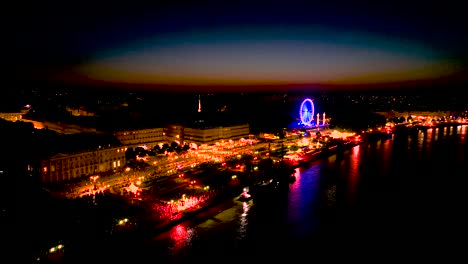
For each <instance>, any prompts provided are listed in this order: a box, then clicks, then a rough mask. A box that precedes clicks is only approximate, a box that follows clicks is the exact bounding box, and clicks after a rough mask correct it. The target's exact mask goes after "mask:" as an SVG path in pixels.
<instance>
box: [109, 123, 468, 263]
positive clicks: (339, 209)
mask: <svg viewBox="0 0 468 264" xmlns="http://www.w3.org/2000/svg"><path fill="white" fill-rule="evenodd" d="M467 130H468V127H467V126H455V127H447V128H437V129H436V128H433V129H429V130H427V131H417V130H415V131H413V132H411V131H400V132H396V133H395V134H393V135H392V137H391V138H389V139H385V140H379V141H373V142H367V143H363V144H361V145H358V146H355V147H353V148H352V149H349V150H346V151H344V152H343V153H340V154H335V155H332V156H330V157H328V158H323V159H321V160H317V161H314V162H311V163H310V164H306V165H303V166H301V167H299V168H297V169H296V181H295V182H293V183H290V184H289V187H288V189H287V190H286V191H284V192H282V193H278V194H277V195H275V196H273V197H268V198H267V199H264V200H261V201H260V200H257V199H255V198H254V199H253V200H250V201H247V202H241V201H239V200H237V199H232V200H230V201H226V202H225V203H223V204H220V205H219V206H216V207H213V208H210V209H209V210H208V211H207V212H204V213H202V214H200V215H199V216H197V217H196V218H194V219H191V220H189V221H184V222H182V223H180V224H178V225H177V226H174V227H172V228H171V229H169V230H167V231H165V232H163V233H160V234H156V235H154V236H153V237H151V238H150V239H147V240H145V241H140V242H135V243H132V245H122V246H120V247H116V248H114V250H113V251H112V253H110V255H111V256H109V257H106V258H104V260H109V261H110V262H109V263H113V261H117V260H122V259H124V258H125V259H129V260H128V261H129V262H128V263H195V262H204V263H207V262H213V263H214V262H216V263H223V262H228V263H236V262H251V261H261V262H262V263H267V262H268V261H275V262H278V261H282V260H283V259H286V260H288V262H290V261H296V260H297V261H304V260H306V261H307V262H310V263H312V262H313V261H314V260H319V259H320V260H323V259H330V260H334V259H341V258H346V259H348V260H371V261H375V262H381V261H384V260H388V259H392V260H394V261H407V260H409V259H410V258H411V259H413V260H421V259H422V258H424V259H428V260H431V259H433V258H435V257H443V259H444V260H445V261H447V260H448V259H449V258H451V257H455V256H461V255H462V253H463V252H465V247H464V246H463V245H464V244H465V243H466V242H464V241H465V238H466V236H465V233H464V229H465V224H464V221H463V220H462V219H463V216H464V214H465V211H466V209H467V208H468V207H467V206H466V205H465V204H464V200H465V199H464V198H465V194H466V193H467V192H466V191H465V187H464V184H462V180H463V179H464V178H466V177H467V176H468V171H467V166H468V157H467V151H468V142H467V139H466V134H467ZM459 254H460V255H459ZM106 263H107V262H106Z"/></svg>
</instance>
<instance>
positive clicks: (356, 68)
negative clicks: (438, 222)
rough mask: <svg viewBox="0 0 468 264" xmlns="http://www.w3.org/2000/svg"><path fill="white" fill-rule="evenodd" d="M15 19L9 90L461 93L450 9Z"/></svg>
mask: <svg viewBox="0 0 468 264" xmlns="http://www.w3.org/2000/svg"><path fill="white" fill-rule="evenodd" d="M12 11H13V12H11V14H13V17H10V19H12V20H11V21H12V22H14V23H13V24H12V25H13V27H12V28H11V30H12V31H11V32H10V33H11V35H12V38H11V40H12V41H11V43H12V47H11V51H12V53H11V54H10V57H9V60H11V61H10V62H11V63H10V65H11V66H12V67H11V68H12V70H13V74H12V75H11V76H9V79H12V80H13V81H12V82H11V85H10V86H14V85H16V84H17V82H20V83H21V82H26V83H32V84H34V83H36V82H47V83H48V82H51V83H62V84H65V85H67V84H69V85H74V84H82V85H91V86H92V85H94V86H95V87H100V86H113V87H123V88H125V89H128V90H132V89H134V90H135V89H144V90H149V91H155V92H157V91H165V92H167V91H171V92H240V91H242V92H250V91H254V92H256V91H298V90H299V91H301V90H302V91H304V90H306V91H310V90H318V89H322V90H326V91H335V90H338V91H339V90H359V89H360V90H372V89H374V90H376V91H378V90H380V89H382V88H387V89H389V90H392V89H397V88H398V89H400V90H401V89H403V90H404V89H409V88H417V89H416V90H418V91H420V92H426V91H428V90H431V91H432V90H437V89H440V87H445V88H446V86H451V85H454V86H456V87H457V88H460V87H461V88H466V86H465V84H466V77H464V76H465V75H464V73H465V70H466V67H465V66H466V43H467V39H466V36H465V35H464V34H462V32H463V26H462V24H463V23H462V22H463V19H464V18H462V16H461V15H462V14H461V13H460V11H459V9H458V8H457V6H456V5H453V6H447V5H442V4H441V3H425V5H424V6H420V5H418V4H416V3H414V4H408V3H404V4H400V3H393V4H387V5H385V4H381V5H374V6H372V5H370V6H366V5H359V4H352V5H351V4H346V3H339V2H337V3H327V4H325V3H320V4H311V3H306V2H302V1H293V2H288V4H285V3H283V2H263V1H257V2H254V3H249V4H247V3H246V2H243V1H236V2H235V3H230V2H223V3H222V4H221V3H218V2H214V1H202V2H200V3H197V4H195V3H184V2H178V3H177V4H176V3H166V4H152V5H143V4H140V5H136V4H133V5H130V4H122V5H116V4H113V5H106V4H96V5H94V4H93V6H89V5H87V4H86V2H80V3H75V5H73V8H70V7H68V6H66V5H64V4H59V3H54V4H52V3H47V2H46V3H44V4H40V5H39V4H38V5H37V6H36V5H32V6H26V7H20V6H13V10H12ZM12 77H13V78H12ZM12 89H14V88H12ZM460 92H466V91H464V90H461V91H460Z"/></svg>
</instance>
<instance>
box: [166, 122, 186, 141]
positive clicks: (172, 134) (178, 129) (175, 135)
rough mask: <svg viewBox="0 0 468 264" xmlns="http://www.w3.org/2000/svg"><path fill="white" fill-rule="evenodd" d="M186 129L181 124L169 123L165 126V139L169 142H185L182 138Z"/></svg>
mask: <svg viewBox="0 0 468 264" xmlns="http://www.w3.org/2000/svg"><path fill="white" fill-rule="evenodd" d="M184 132H185V129H184V127H183V126H181V125H169V126H167V127H165V128H164V133H163V135H164V140H165V141H167V142H173V141H176V142H179V143H183V142H182V141H181V140H182V139H183V138H184Z"/></svg>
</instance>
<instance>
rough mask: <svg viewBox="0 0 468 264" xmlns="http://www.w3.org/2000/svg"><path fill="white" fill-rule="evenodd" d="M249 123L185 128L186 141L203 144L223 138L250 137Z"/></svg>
mask: <svg viewBox="0 0 468 264" xmlns="http://www.w3.org/2000/svg"><path fill="white" fill-rule="evenodd" d="M249 133H250V128H249V124H242V125H235V126H224V127H223V126H219V127H210V128H189V127H186V128H184V142H186V143H195V144H197V145H201V144H208V145H211V144H214V143H215V142H217V141H222V140H229V139H232V140H237V139H240V138H249Z"/></svg>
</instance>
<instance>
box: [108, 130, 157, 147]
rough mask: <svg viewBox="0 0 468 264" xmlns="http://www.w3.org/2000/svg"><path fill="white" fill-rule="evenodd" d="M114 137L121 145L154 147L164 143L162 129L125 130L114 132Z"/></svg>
mask: <svg viewBox="0 0 468 264" xmlns="http://www.w3.org/2000/svg"><path fill="white" fill-rule="evenodd" d="M114 136H115V137H116V138H117V139H118V140H119V141H120V142H121V143H122V145H125V146H130V145H135V146H136V145H142V144H145V145H148V146H151V145H156V144H158V143H160V142H163V141H164V131H163V128H148V129H139V130H125V131H118V132H114Z"/></svg>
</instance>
